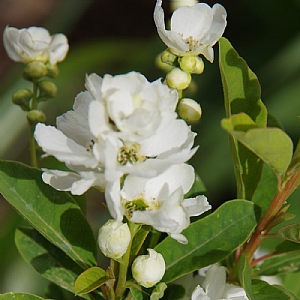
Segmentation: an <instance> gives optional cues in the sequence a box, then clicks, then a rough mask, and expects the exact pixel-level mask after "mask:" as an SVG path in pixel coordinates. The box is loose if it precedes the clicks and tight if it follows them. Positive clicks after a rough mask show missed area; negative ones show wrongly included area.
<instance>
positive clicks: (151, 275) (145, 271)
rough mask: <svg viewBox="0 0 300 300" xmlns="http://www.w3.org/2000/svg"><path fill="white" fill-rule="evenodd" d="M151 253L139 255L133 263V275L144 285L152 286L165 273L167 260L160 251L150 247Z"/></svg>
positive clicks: (146, 286)
mask: <svg viewBox="0 0 300 300" xmlns="http://www.w3.org/2000/svg"><path fill="white" fill-rule="evenodd" d="M148 253H149V255H140V256H138V257H137V258H136V259H135V260H134V262H133V264H132V276H133V278H134V279H135V280H136V281H137V282H138V283H139V284H140V285H142V286H143V287H145V288H150V287H152V286H154V285H155V284H156V283H157V282H159V281H160V280H161V279H162V278H163V276H164V274H165V269H166V266H165V260H164V258H163V256H162V255H161V254H160V253H157V252H156V251H155V250H153V249H148Z"/></svg>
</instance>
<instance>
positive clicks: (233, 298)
mask: <svg viewBox="0 0 300 300" xmlns="http://www.w3.org/2000/svg"><path fill="white" fill-rule="evenodd" d="M192 300H248V297H247V295H246V292H245V290H244V289H243V288H241V287H238V286H236V285H233V284H229V283H226V269H225V267H221V266H218V265H211V266H210V267H209V268H208V269H207V272H206V276H205V279H204V281H203V283H202V284H201V286H200V285H197V287H196V288H195V290H194V291H193V293H192Z"/></svg>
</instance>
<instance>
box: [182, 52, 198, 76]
mask: <svg viewBox="0 0 300 300" xmlns="http://www.w3.org/2000/svg"><path fill="white" fill-rule="evenodd" d="M179 65H180V68H181V70H182V71H184V72H187V73H190V74H201V73H203V71H204V63H203V60H202V58H200V57H198V56H183V57H181V58H180V59H179Z"/></svg>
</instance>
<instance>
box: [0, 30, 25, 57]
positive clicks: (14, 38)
mask: <svg viewBox="0 0 300 300" xmlns="http://www.w3.org/2000/svg"><path fill="white" fill-rule="evenodd" d="M19 39H20V34H19V30H18V29H17V28H14V27H9V26H6V27H5V30H4V32H3V45H4V48H5V50H6V53H7V55H8V56H9V58H11V59H12V60H14V61H16V62H23V58H22V55H21V53H22V48H21V45H20V44H19Z"/></svg>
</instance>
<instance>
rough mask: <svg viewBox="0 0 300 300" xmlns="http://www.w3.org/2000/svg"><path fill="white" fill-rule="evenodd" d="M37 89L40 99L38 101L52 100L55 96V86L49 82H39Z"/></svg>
mask: <svg viewBox="0 0 300 300" xmlns="http://www.w3.org/2000/svg"><path fill="white" fill-rule="evenodd" d="M39 89H40V97H41V99H39V100H43V98H46V99H49V98H54V97H55V96H56V95H57V87H56V85H55V84H54V83H53V82H51V81H49V80H42V81H40V82H39Z"/></svg>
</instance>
